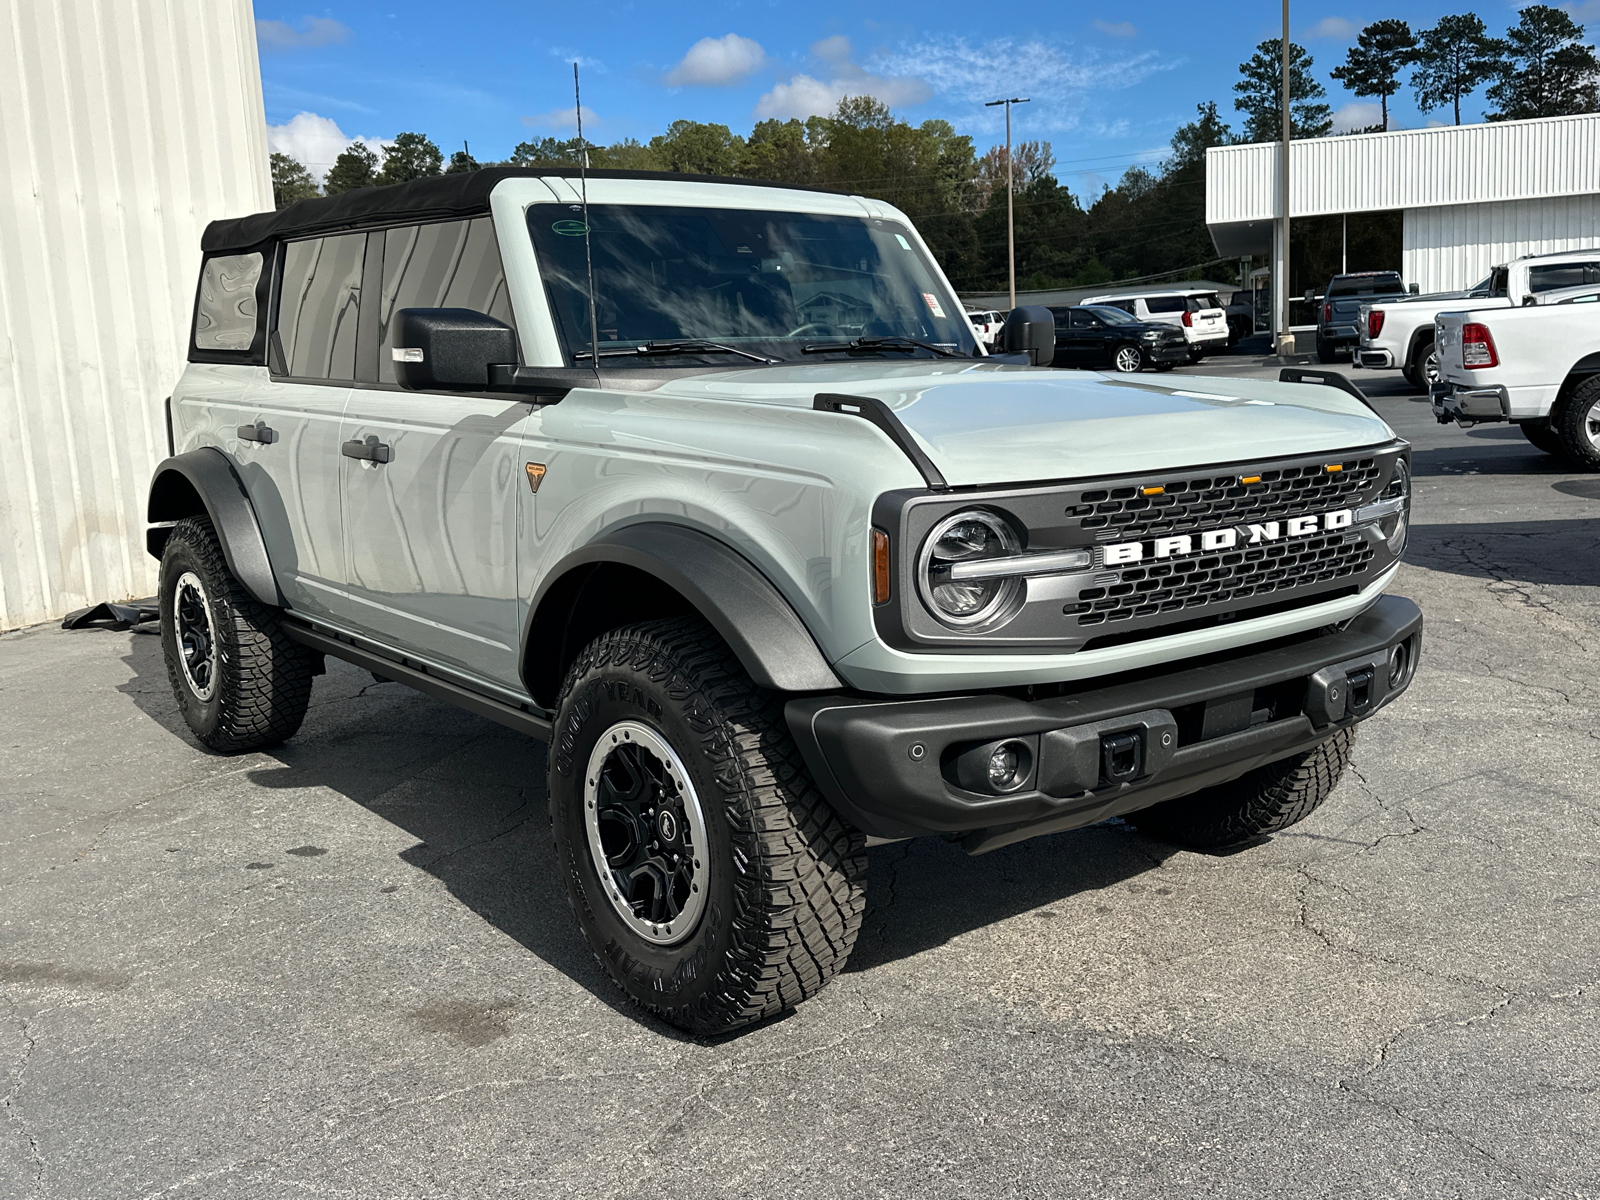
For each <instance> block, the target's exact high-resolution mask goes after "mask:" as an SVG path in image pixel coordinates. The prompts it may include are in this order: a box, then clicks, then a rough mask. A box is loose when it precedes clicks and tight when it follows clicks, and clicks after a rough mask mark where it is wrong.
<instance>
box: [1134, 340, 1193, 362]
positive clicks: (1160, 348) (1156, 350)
mask: <svg viewBox="0 0 1600 1200" xmlns="http://www.w3.org/2000/svg"><path fill="white" fill-rule="evenodd" d="M1144 353H1145V357H1146V358H1148V359H1149V360H1150V361H1151V362H1157V363H1169V362H1170V363H1186V362H1188V361H1189V343H1188V342H1156V343H1154V344H1153V345H1152V344H1151V343H1149V342H1146V343H1145V347H1144Z"/></svg>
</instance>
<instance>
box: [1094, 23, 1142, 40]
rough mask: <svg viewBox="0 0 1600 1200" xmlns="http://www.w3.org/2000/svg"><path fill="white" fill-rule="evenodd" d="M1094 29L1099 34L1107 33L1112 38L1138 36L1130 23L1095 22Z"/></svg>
mask: <svg viewBox="0 0 1600 1200" xmlns="http://www.w3.org/2000/svg"><path fill="white" fill-rule="evenodd" d="M1094 27H1095V28H1096V29H1098V30H1099V31H1100V32H1101V33H1109V34H1110V35H1111V36H1112V37H1137V36H1138V34H1139V30H1138V29H1137V28H1136V27H1135V26H1134V23H1133V22H1132V21H1101V20H1096V21H1095V22H1094Z"/></svg>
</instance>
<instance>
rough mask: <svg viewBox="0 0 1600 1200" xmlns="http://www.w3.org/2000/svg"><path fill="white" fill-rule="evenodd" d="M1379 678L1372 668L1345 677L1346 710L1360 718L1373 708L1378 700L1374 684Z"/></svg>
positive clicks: (1352, 672)
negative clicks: (1374, 701) (1375, 700)
mask: <svg viewBox="0 0 1600 1200" xmlns="http://www.w3.org/2000/svg"><path fill="white" fill-rule="evenodd" d="M1376 678H1377V676H1376V675H1375V674H1374V672H1373V670H1372V668H1371V667H1365V668H1363V669H1362V670H1360V671H1351V672H1350V673H1349V674H1348V675H1346V676H1345V677H1344V683H1345V710H1346V711H1347V712H1349V713H1351V714H1352V715H1354V716H1360V715H1362V714H1363V713H1365V712H1367V711H1368V710H1369V709H1370V708H1371V707H1372V702H1373V700H1374V699H1375V698H1376V695H1375V689H1374V688H1373V686H1372V685H1373V682H1374V680H1375V679H1376Z"/></svg>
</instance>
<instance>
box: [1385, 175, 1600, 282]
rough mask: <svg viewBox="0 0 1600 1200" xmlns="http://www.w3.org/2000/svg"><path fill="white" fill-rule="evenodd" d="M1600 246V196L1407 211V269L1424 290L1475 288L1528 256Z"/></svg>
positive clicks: (1407, 277)
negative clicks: (1496, 271)
mask: <svg viewBox="0 0 1600 1200" xmlns="http://www.w3.org/2000/svg"><path fill="white" fill-rule="evenodd" d="M1597 246H1600V196H1596V195H1588V196H1559V197H1555V198H1552V199H1548V200H1515V201H1511V202H1509V203H1500V204H1456V205H1451V206H1449V207H1446V208H1418V209H1407V210H1406V213H1405V234H1404V253H1405V258H1404V273H1405V277H1406V279H1407V280H1415V281H1416V282H1417V283H1418V284H1420V285H1421V287H1422V290H1423V291H1424V292H1443V291H1452V290H1455V289H1458V288H1465V287H1471V286H1472V285H1473V284H1475V283H1477V282H1478V281H1479V280H1480V279H1482V278H1483V277H1484V276H1486V275H1487V274H1488V273H1489V268H1491V267H1493V266H1495V265H1497V264H1499V263H1503V262H1509V261H1510V260H1511V259H1513V258H1518V257H1520V256H1521V255H1524V254H1551V253H1554V252H1556V251H1560V250H1583V249H1588V248H1590V247H1597Z"/></svg>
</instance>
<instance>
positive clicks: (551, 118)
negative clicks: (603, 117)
mask: <svg viewBox="0 0 1600 1200" xmlns="http://www.w3.org/2000/svg"><path fill="white" fill-rule="evenodd" d="M522 123H523V124H524V125H528V126H531V127H532V128H534V129H556V130H566V129H571V130H573V131H576V130H577V128H578V110H577V109H576V108H553V109H551V110H550V111H549V112H547V113H536V114H535V115H533V116H531V117H523V118H522ZM583 123H584V124H585V125H598V124H599V123H600V114H599V113H597V112H595V111H594V109H592V108H590V107H589V106H588V105H587V104H585V105H584V106H583Z"/></svg>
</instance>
